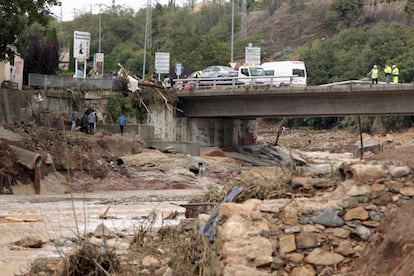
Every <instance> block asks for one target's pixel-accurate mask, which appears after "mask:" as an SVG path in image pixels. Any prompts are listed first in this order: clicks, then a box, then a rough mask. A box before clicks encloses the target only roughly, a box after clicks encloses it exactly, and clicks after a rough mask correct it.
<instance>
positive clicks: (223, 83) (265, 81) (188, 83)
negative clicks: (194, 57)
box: [173, 75, 299, 90]
mask: <svg viewBox="0 0 414 276" xmlns="http://www.w3.org/2000/svg"><path fill="white" fill-rule="evenodd" d="M298 77H299V76H297V75H292V76H257V77H247V76H246V77H221V78H187V79H174V80H173V83H174V88H176V89H178V90H189V89H221V88H223V87H224V88H226V87H227V88H228V87H233V88H235V87H242V86H261V85H263V86H269V85H270V86H276V87H277V86H291V85H292V84H293V83H294V79H295V78H298ZM286 80H288V81H286Z"/></svg>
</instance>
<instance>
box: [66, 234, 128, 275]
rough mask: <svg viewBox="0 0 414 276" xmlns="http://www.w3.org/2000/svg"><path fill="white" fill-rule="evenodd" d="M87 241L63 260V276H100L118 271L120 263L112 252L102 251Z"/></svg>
mask: <svg viewBox="0 0 414 276" xmlns="http://www.w3.org/2000/svg"><path fill="white" fill-rule="evenodd" d="M102 251H103V252H101V250H100V248H99V247H98V246H97V245H95V244H92V243H90V242H88V241H85V242H82V244H81V245H80V247H79V248H78V250H76V251H75V252H74V253H72V254H71V255H68V256H66V257H65V258H64V263H65V267H64V271H65V273H64V275H71V276H72V275H73V276H75V275H76V276H77V275H85V276H98V275H99V276H101V275H106V276H107V275H113V273H115V272H118V271H119V270H120V262H119V260H118V258H117V255H116V252H115V251H114V250H108V249H106V250H102Z"/></svg>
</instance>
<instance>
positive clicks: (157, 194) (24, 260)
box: [0, 189, 203, 276]
mask: <svg viewBox="0 0 414 276" xmlns="http://www.w3.org/2000/svg"><path fill="white" fill-rule="evenodd" d="M202 194H203V190H201V189H200V190H139V191H119V192H112V191H111V192H107V193H99V192H95V193H85V194H72V195H70V194H63V195H41V196H40V195H0V206H1V210H0V229H1V235H0V271H1V273H0V274H1V275H2V276H8V275H19V274H23V272H27V271H28V267H29V263H30V261H32V260H34V259H36V258H40V257H54V256H56V257H57V256H60V255H61V254H62V252H67V251H68V250H70V248H71V247H70V246H71V242H68V241H70V240H73V239H74V238H76V237H77V236H81V237H82V236H84V235H85V234H86V233H90V232H93V231H94V230H95V228H96V226H97V225H99V224H101V223H104V224H105V226H106V227H108V228H109V229H110V230H112V231H114V232H116V233H122V235H125V236H132V235H133V233H134V231H135V230H136V229H139V228H140V227H142V225H143V224H144V223H146V222H147V221H148V220H147V219H146V218H147V216H148V214H149V213H151V212H154V213H155V214H156V215H157V216H156V218H157V219H156V221H155V223H154V225H153V226H154V227H159V226H161V225H174V224H178V223H179V221H180V220H181V219H183V218H184V213H185V208H183V207H180V206H177V205H179V204H183V203H187V202H188V201H189V200H190V199H191V198H192V197H194V196H198V195H202ZM108 207H109V209H108V212H107V214H106V215H107V216H108V217H109V218H108V219H105V220H102V219H100V218H99V216H101V215H103V214H104V213H105V211H106V210H107V208H108ZM172 212H177V213H178V216H177V217H176V218H175V219H172V220H166V219H165V218H166V217H167V216H168V215H169V214H171V213H172ZM6 217H13V218H16V219H23V220H26V221H30V220H39V221H37V222H13V221H10V220H7V219H5V218H6ZM24 237H37V238H40V239H42V240H43V241H45V242H46V243H45V245H44V246H43V247H42V248H39V249H31V248H22V247H16V246H14V242H16V241H18V240H20V239H22V238H24ZM52 241H54V242H52ZM56 244H59V246H55V245H56ZM61 245H63V246H61ZM65 245H68V246H67V247H65Z"/></svg>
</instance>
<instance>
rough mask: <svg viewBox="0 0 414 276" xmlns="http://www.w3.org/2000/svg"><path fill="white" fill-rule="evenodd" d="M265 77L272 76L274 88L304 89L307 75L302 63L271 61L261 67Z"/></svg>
mask: <svg viewBox="0 0 414 276" xmlns="http://www.w3.org/2000/svg"><path fill="white" fill-rule="evenodd" d="M261 67H262V68H263V69H264V70H265V73H266V75H267V76H274V77H275V78H274V79H272V84H273V85H275V86H293V87H306V83H307V74H306V68H305V63H304V62H303V61H272V62H265V63H263V64H262V65H261Z"/></svg>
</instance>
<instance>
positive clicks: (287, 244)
mask: <svg viewBox="0 0 414 276" xmlns="http://www.w3.org/2000/svg"><path fill="white" fill-rule="evenodd" d="M279 248H280V254H285V253H289V252H292V251H295V250H296V242H295V235H285V236H281V237H279Z"/></svg>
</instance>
